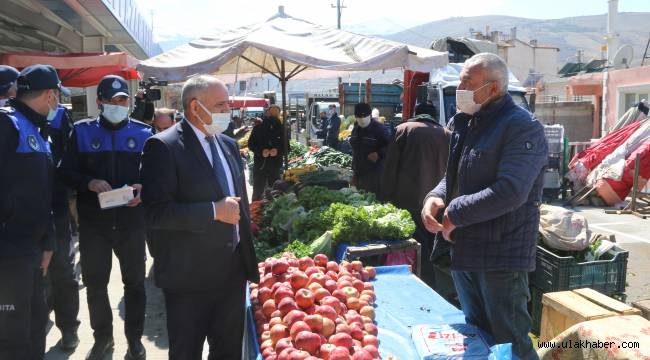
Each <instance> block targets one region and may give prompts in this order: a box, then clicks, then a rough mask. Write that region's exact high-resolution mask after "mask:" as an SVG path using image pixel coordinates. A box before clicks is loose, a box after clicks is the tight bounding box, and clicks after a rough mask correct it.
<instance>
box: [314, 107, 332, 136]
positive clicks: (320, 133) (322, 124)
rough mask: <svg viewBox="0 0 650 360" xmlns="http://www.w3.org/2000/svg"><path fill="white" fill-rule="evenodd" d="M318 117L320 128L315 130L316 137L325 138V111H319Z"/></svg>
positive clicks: (326, 121) (326, 120)
mask: <svg viewBox="0 0 650 360" xmlns="http://www.w3.org/2000/svg"><path fill="white" fill-rule="evenodd" d="M318 117H319V119H320V129H318V130H317V131H316V138H317V139H322V140H325V138H326V137H327V125H328V122H329V121H328V119H327V113H326V112H325V111H321V112H320V114H318Z"/></svg>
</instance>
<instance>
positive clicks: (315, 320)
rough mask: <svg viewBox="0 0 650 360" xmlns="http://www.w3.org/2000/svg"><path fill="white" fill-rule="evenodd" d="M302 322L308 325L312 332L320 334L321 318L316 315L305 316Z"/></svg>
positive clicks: (321, 327) (321, 328)
mask: <svg viewBox="0 0 650 360" xmlns="http://www.w3.org/2000/svg"><path fill="white" fill-rule="evenodd" d="M304 321H305V322H306V323H307V325H309V328H310V329H311V331H313V332H321V330H323V317H322V316H321V315H318V314H314V315H307V316H305V319H304Z"/></svg>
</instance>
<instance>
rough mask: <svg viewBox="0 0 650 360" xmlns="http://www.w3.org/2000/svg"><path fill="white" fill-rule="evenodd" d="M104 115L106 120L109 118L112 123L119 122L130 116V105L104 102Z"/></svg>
mask: <svg viewBox="0 0 650 360" xmlns="http://www.w3.org/2000/svg"><path fill="white" fill-rule="evenodd" d="M102 116H103V117H104V118H105V119H106V120H108V121H109V122H110V123H111V124H119V123H120V122H122V121H124V119H126V118H127V117H128V116H129V107H128V106H120V105H112V104H103V105H102Z"/></svg>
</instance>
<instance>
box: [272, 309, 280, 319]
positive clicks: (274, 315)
mask: <svg viewBox="0 0 650 360" xmlns="http://www.w3.org/2000/svg"><path fill="white" fill-rule="evenodd" d="M271 317H272V318H274V317H282V313H281V312H280V310H275V311H274V312H272V313H271Z"/></svg>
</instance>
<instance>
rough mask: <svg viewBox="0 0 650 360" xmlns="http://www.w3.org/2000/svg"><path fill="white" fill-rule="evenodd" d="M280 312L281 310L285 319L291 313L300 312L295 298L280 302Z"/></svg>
mask: <svg viewBox="0 0 650 360" xmlns="http://www.w3.org/2000/svg"><path fill="white" fill-rule="evenodd" d="M278 310H280V313H281V314H282V317H284V316H285V315H287V314H288V313H289V312H290V311H292V310H298V304H296V301H295V300H293V298H290V297H287V298H284V299H282V300H280V303H279V304H278Z"/></svg>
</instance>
